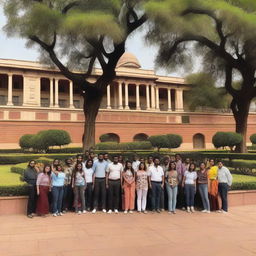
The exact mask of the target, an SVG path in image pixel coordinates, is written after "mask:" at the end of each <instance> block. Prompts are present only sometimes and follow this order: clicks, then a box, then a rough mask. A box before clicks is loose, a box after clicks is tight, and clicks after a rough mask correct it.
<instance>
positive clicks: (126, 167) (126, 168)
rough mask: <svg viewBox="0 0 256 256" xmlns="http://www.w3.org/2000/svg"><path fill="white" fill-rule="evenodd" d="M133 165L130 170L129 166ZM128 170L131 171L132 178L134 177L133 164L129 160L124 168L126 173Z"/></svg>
mask: <svg viewBox="0 0 256 256" xmlns="http://www.w3.org/2000/svg"><path fill="white" fill-rule="evenodd" d="M129 163H130V164H131V168H128V166H127V165H128V164H129ZM127 170H131V172H132V176H134V170H133V168H132V162H131V161H130V160H127V161H126V162H125V166H124V172H126V171H127Z"/></svg>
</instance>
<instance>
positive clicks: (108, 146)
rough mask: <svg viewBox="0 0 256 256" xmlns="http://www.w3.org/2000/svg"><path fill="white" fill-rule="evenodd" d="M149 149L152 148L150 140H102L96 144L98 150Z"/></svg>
mask: <svg viewBox="0 0 256 256" xmlns="http://www.w3.org/2000/svg"><path fill="white" fill-rule="evenodd" d="M138 149H140V150H142V149H144V150H147V149H152V145H151V143H150V142H149V141H140V142H123V143H116V142H101V143H98V144H96V150H138Z"/></svg>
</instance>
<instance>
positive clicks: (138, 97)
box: [136, 84, 141, 110]
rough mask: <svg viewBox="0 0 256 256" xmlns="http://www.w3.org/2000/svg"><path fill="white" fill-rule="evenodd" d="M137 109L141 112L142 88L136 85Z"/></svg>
mask: <svg viewBox="0 0 256 256" xmlns="http://www.w3.org/2000/svg"><path fill="white" fill-rule="evenodd" d="M136 109H137V110H140V109H141V108H140V86H139V85H138V84H136Z"/></svg>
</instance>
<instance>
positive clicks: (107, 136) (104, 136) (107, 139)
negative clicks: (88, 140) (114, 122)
mask: <svg viewBox="0 0 256 256" xmlns="http://www.w3.org/2000/svg"><path fill="white" fill-rule="evenodd" d="M100 141H101V142H118V141H117V138H116V137H115V136H113V135H112V134H111V133H106V134H102V135H101V136H100Z"/></svg>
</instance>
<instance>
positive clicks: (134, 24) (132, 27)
mask: <svg viewBox="0 0 256 256" xmlns="http://www.w3.org/2000/svg"><path fill="white" fill-rule="evenodd" d="M147 19H148V17H147V15H146V14H143V15H142V16H141V17H140V18H139V19H137V20H136V21H134V22H132V23H129V24H127V27H128V30H127V35H129V34H130V33H132V32H133V31H134V30H136V29H137V28H138V27H140V26H142V25H143V24H144V23H145V22H146V21H147Z"/></svg>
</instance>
